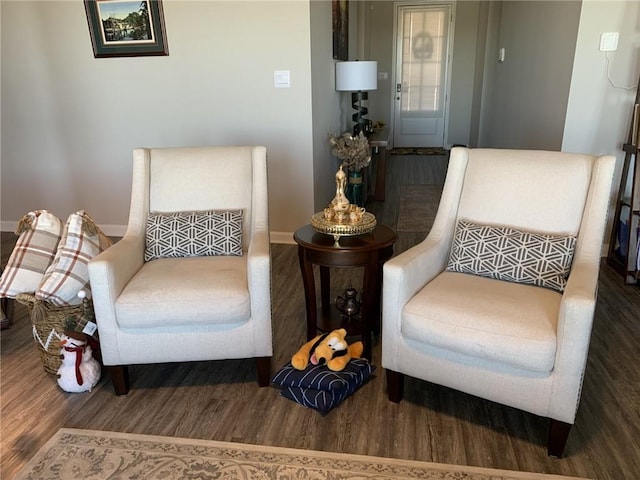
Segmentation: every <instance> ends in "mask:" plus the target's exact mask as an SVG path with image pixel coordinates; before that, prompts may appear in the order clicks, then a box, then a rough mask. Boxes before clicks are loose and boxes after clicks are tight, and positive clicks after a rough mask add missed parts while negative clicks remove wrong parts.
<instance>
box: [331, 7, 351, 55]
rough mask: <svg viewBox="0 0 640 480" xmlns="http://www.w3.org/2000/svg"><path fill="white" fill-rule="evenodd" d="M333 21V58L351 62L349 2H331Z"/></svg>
mask: <svg viewBox="0 0 640 480" xmlns="http://www.w3.org/2000/svg"><path fill="white" fill-rule="evenodd" d="M331 16H332V18H331V20H332V22H333V58H335V59H336V60H349V2H348V1H347V0H332V1H331Z"/></svg>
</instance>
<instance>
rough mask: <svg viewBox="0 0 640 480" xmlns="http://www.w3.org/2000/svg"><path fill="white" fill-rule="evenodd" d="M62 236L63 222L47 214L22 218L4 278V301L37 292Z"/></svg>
mask: <svg viewBox="0 0 640 480" xmlns="http://www.w3.org/2000/svg"><path fill="white" fill-rule="evenodd" d="M61 234H62V221H61V220H60V219H59V218H58V217H56V216H55V215H53V214H51V213H49V212H48V211H46V210H34V211H32V212H29V213H27V214H26V215H25V216H24V217H22V219H21V220H20V222H19V223H18V226H17V228H16V235H19V237H18V240H17V242H16V245H15V247H14V249H13V252H11V256H10V257H9V261H8V263H7V266H6V267H5V269H4V271H3V272H2V277H1V278H0V297H8V298H15V297H16V295H18V294H20V293H33V292H35V291H36V290H37V288H38V285H39V284H40V281H41V280H42V276H43V275H44V272H45V271H46V270H47V267H48V266H49V264H50V263H51V261H52V260H53V258H54V255H55V252H56V247H57V246H58V242H59V241H60V235H61Z"/></svg>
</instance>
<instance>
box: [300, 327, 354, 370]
mask: <svg viewBox="0 0 640 480" xmlns="http://www.w3.org/2000/svg"><path fill="white" fill-rule="evenodd" d="M346 336H347V331H346V330H345V329H344V328H340V329H338V330H334V331H333V332H330V333H325V334H323V335H318V336H317V337H316V338H314V339H313V340H310V341H309V342H307V343H305V344H304V345H303V346H302V348H300V350H298V351H297V352H296V353H295V354H294V355H293V357H291V365H293V368H295V369H296V370H304V369H305V368H307V366H308V365H309V363H311V364H312V365H326V366H327V367H328V368H329V370H332V371H334V372H339V371H341V370H343V369H344V367H346V366H347V363H349V360H351V359H352V358H360V357H361V356H362V351H363V350H364V345H363V344H362V342H360V341H358V342H355V343H352V344H351V345H348V344H347V341H346Z"/></svg>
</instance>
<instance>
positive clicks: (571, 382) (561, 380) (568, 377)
mask: <svg viewBox="0 0 640 480" xmlns="http://www.w3.org/2000/svg"><path fill="white" fill-rule="evenodd" d="M598 269H599V263H598V261H585V262H577V263H576V262H574V264H573V266H572V268H571V274H570V276H569V279H568V281H567V286H566V288H565V290H564V293H563V295H562V300H561V301H560V311H559V315H558V326H557V342H558V343H557V347H556V358H555V364H554V375H553V376H554V380H553V387H552V394H551V397H550V398H551V402H550V405H549V410H550V416H551V417H552V418H556V419H562V421H564V422H567V423H573V419H574V418H575V414H576V411H577V409H578V403H579V399H580V392H581V390H582V379H583V375H584V371H585V368H586V365H587V355H588V353H589V343H590V341H591V330H592V326H593V318H594V313H595V307H596V298H597V288H598Z"/></svg>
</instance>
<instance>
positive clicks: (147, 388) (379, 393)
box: [0, 155, 640, 480]
mask: <svg viewBox="0 0 640 480" xmlns="http://www.w3.org/2000/svg"><path fill="white" fill-rule="evenodd" d="M388 160H389V161H388V165H389V174H388V178H387V196H386V201H385V202H384V203H382V202H375V203H371V204H370V205H369V206H368V208H369V209H370V210H371V211H373V212H374V213H375V214H376V216H377V218H378V220H379V221H380V222H382V223H384V224H387V225H389V226H391V227H395V224H396V221H397V214H398V201H399V195H400V186H401V185H402V184H413V183H442V182H443V179H444V174H445V171H446V158H444V157H437V156H395V155H394V156H390V158H389V159H388ZM424 235H425V233H424V232H423V233H416V234H407V233H401V234H400V238H399V241H398V243H397V244H396V253H397V252H399V251H402V250H405V249H406V248H408V247H409V246H411V245H413V244H415V243H416V242H418V241H420V240H421V239H422V238H423V237H424ZM14 241H15V236H14V235H13V234H12V233H9V232H4V233H3V234H2V261H3V263H4V262H6V259H7V257H8V255H9V253H10V251H11V249H12V246H13V242H14ZM272 255H273V265H272V271H273V333H274V342H273V343H274V349H275V352H274V357H273V369H274V371H275V369H277V368H278V367H279V366H281V365H283V364H284V363H286V362H287V361H288V359H289V358H290V356H291V355H292V353H294V352H295V351H296V350H297V349H298V348H299V347H300V346H301V345H302V344H303V343H304V341H305V307H304V296H303V291H302V280H301V277H300V271H299V267H298V259H297V251H296V247H295V246H294V245H275V244H274V245H273V246H272ZM349 281H352V282H353V283H354V286H356V287H358V284H357V282H358V281H359V272H358V271H353V270H348V269H340V270H338V271H337V272H336V274H334V275H333V276H332V298H334V297H335V296H337V295H340V294H341V293H342V291H343V290H344V288H345V287H346V283H347V282H349ZM639 312H640V288H638V287H636V286H629V285H625V284H624V283H623V281H622V278H621V277H620V276H619V275H617V274H616V273H615V272H614V271H613V270H611V269H610V268H609V267H608V266H607V265H606V264H605V263H604V262H603V264H602V267H601V275H600V284H599V301H598V305H597V311H596V319H595V324H594V330H593V336H592V342H591V349H590V353H589V361H588V367H587V371H586V376H585V379H584V389H583V394H582V403H581V406H580V410H579V412H578V416H577V420H576V424H575V425H574V427H573V429H572V431H571V434H570V436H569V440H568V443H567V447H566V450H565V458H562V459H551V458H549V457H547V455H546V435H547V426H548V421H547V420H545V419H543V418H539V417H536V416H534V415H531V414H528V413H524V412H521V411H518V410H515V409H512V408H508V407H504V406H502V405H498V404H495V403H491V402H488V401H485V400H482V399H478V398H475V397H471V396H469V395H466V394H463V393H460V392H456V391H453V390H450V389H447V388H444V387H440V386H438V385H433V384H428V383H426V382H421V381H418V380H413V379H408V380H407V383H406V386H405V396H404V400H403V401H402V402H401V403H400V404H394V403H391V402H389V401H388V400H387V397H386V385H385V376H384V372H383V370H382V369H381V368H380V367H379V365H380V345H379V344H378V345H376V346H374V349H373V364H374V365H378V369H377V371H376V372H375V378H373V379H372V380H371V381H370V382H369V383H367V384H366V385H364V386H363V387H362V388H361V389H360V390H359V391H357V392H356V393H355V394H354V395H353V396H352V397H350V398H348V399H347V400H345V402H344V403H343V404H341V405H340V406H339V407H338V408H336V409H335V410H333V411H332V412H330V413H329V414H328V415H326V416H321V415H319V414H318V413H316V412H315V411H312V410H309V409H305V408H303V407H301V406H299V405H297V404H294V403H293V402H291V401H289V400H286V399H284V398H282V397H280V396H279V395H278V392H277V390H275V389H274V388H271V387H267V388H258V386H257V383H256V374H255V365H254V362H253V361H252V360H230V361H215V362H197V363H184V364H172V365H149V366H134V367H132V368H131V382H132V388H131V392H130V393H129V394H128V395H127V396H122V397H117V396H115V395H114V393H113V387H112V386H111V382H110V379H109V377H108V375H107V374H105V375H103V379H102V380H101V382H100V383H99V385H98V386H97V387H96V388H95V389H94V390H93V391H92V392H91V393H84V394H71V393H65V392H63V391H62V390H61V389H60V388H58V386H57V384H56V379H55V377H54V376H52V375H48V374H46V373H45V372H44V370H43V369H42V366H41V364H40V359H39V356H38V353H37V351H36V348H35V345H34V343H33V339H32V337H31V326H30V321H29V317H28V313H27V311H26V309H25V308H24V307H23V306H21V305H17V306H16V307H15V311H14V325H13V326H12V327H11V328H10V329H8V330H3V331H2V332H1V334H0V336H1V348H2V350H1V357H0V359H1V363H0V368H1V372H0V375H1V385H0V388H1V392H0V404H1V425H0V428H1V430H0V439H1V470H0V477H1V478H2V479H10V478H12V477H13V476H14V475H15V473H16V472H17V471H18V470H19V469H20V468H21V467H22V466H23V465H24V463H25V462H27V461H28V460H29V459H30V458H31V457H32V456H33V455H34V454H35V452H36V451H37V450H38V449H39V448H40V447H41V446H42V445H43V444H44V443H45V442H46V441H47V440H48V439H49V438H50V437H51V436H52V435H53V434H54V433H55V432H56V431H57V430H58V429H59V428H61V427H69V428H87V429H96V430H111V431H121V432H132V433H141V434H155V435H169V436H178V437H193V438H202V439H214V440H221V441H233V442H241V443H251V444H263V445H277V446H282V447H292V448H303V449H314V450H324V451H335V452H347V453H355V454H365V455H376V456H383V457H395V458H406V459H415V460H424V461H431V462H440V463H452V464H464V465H475V466H482V467H491V468H502V469H510V470H522V471H533V472H543V473H554V474H564V475H574V476H581V477H585V478H593V479H602V480H621V479H636V478H640V368H639V365H640V361H639V360H640V314H639ZM140 348H144V345H140Z"/></svg>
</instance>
